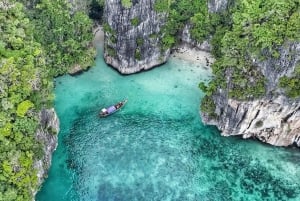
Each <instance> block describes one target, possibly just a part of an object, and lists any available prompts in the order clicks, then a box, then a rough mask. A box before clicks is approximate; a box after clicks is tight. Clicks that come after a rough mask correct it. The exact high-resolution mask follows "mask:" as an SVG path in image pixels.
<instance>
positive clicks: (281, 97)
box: [202, 43, 300, 146]
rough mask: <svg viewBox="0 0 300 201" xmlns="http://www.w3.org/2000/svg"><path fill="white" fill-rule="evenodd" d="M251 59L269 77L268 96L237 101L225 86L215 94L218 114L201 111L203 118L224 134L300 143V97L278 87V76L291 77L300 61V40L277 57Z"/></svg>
mask: <svg viewBox="0 0 300 201" xmlns="http://www.w3.org/2000/svg"><path fill="white" fill-rule="evenodd" d="M252 62H253V64H255V65H256V66H258V67H259V69H261V71H262V73H263V75H264V76H265V78H266V79H267V81H266V95H265V96H264V97H263V98H261V99H257V100H253V101H238V100H233V99H231V98H228V92H227V90H226V89H218V91H217V93H215V94H214V95H213V101H214V103H215V106H216V109H215V114H216V117H210V116H209V115H207V114H205V113H202V120H203V121H204V122H205V123H207V124H211V125H216V126H217V127H218V128H219V129H220V130H221V131H222V135H225V136H228V135H242V136H243V137H244V138H250V137H254V138H257V139H259V140H261V141H263V142H266V143H269V144H272V145H276V146H288V145H292V144H295V145H297V146H300V98H298V99H291V98H288V97H287V96H286V95H285V93H284V91H283V90H282V89H280V87H279V86H278V82H279V79H280V78H281V77H283V76H290V75H291V74H292V73H293V72H294V70H295V66H296V65H297V63H299V62H300V43H286V44H285V45H284V46H283V47H282V48H281V50H280V57H279V58H278V59H274V58H271V57H270V58H269V59H266V60H264V61H259V60H258V59H255V58H253V59H252ZM228 82H230V79H228Z"/></svg>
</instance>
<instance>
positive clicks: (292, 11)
mask: <svg viewBox="0 0 300 201" xmlns="http://www.w3.org/2000/svg"><path fill="white" fill-rule="evenodd" d="M299 11H300V4H299V1H298V0H287V1H286V0H278V1H273V0H250V1H249V0H238V1H235V3H234V5H233V6H232V7H231V8H230V9H229V10H227V11H225V12H223V13H220V14H218V15H219V16H216V15H214V14H210V15H209V24H210V26H211V27H210V33H211V34H213V37H212V40H211V44H212V46H213V51H212V53H213V55H214V56H215V58H216V61H215V63H214V64H213V65H212V69H213V73H214V75H215V76H214V78H213V79H212V80H211V82H210V83H209V84H208V86H206V87H204V86H201V88H202V89H205V92H206V93H207V94H208V95H209V96H210V95H212V94H213V93H215V91H216V89H217V88H222V89H223V90H227V91H228V93H229V97H230V98H234V99H238V100H249V99H250V100H251V99H255V98H259V97H262V96H264V95H265V93H266V89H265V82H266V79H265V77H264V75H262V73H261V70H260V69H258V68H257V67H256V66H253V65H251V63H252V59H251V58H259V59H265V58H267V57H273V58H279V56H280V55H279V51H278V49H279V47H281V46H282V45H283V44H284V42H285V41H299V36H300V15H299V13H300V12H299ZM202 14H203V12H202ZM202 16H203V17H202V19H201V17H200V16H196V19H197V20H196V23H195V24H196V25H197V22H198V21H201V20H202V21H203V23H200V25H205V21H204V15H202ZM205 19H206V18H205ZM197 26H198V25H197ZM195 36H197V35H195ZM200 36H201V35H200ZM198 38H201V37H198ZM299 80H300V77H299V75H298V74H297V73H294V75H293V76H291V77H282V78H281V79H280V83H279V85H280V87H282V88H284V89H285V90H286V93H287V95H288V96H290V97H299V96H300V88H299V86H300V81H299ZM204 103H205V101H204ZM204 103H202V104H204Z"/></svg>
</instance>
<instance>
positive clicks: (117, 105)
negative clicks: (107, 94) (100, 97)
mask: <svg viewBox="0 0 300 201" xmlns="http://www.w3.org/2000/svg"><path fill="white" fill-rule="evenodd" d="M122 105H123V103H122V102H119V103H118V104H116V105H115V107H116V109H119V108H120V107H121V106H122Z"/></svg>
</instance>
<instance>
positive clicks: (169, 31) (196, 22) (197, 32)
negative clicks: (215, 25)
mask: <svg viewBox="0 0 300 201" xmlns="http://www.w3.org/2000/svg"><path fill="white" fill-rule="evenodd" d="M154 8H155V10H156V11H157V12H165V13H168V18H167V21H166V23H165V25H164V27H163V29H162V30H161V34H160V35H161V38H160V39H161V48H162V50H166V49H168V48H171V47H173V46H174V45H176V44H177V42H178V33H179V32H180V31H181V30H182V29H183V27H184V26H185V25H186V24H187V23H190V24H191V25H192V28H191V36H192V38H194V39H195V40H197V41H199V42H201V41H203V40H204V39H205V38H206V37H207V36H208V34H209V33H210V30H211V25H210V23H209V15H208V10H207V3H206V1H205V0H201V1H200V2H199V1H198V0H192V1H187V0H179V1H171V0H157V1H155V5H154Z"/></svg>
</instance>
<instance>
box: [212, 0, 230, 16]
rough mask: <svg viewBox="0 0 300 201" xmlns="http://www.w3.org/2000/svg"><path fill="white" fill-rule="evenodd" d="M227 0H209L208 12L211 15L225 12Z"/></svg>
mask: <svg viewBox="0 0 300 201" xmlns="http://www.w3.org/2000/svg"><path fill="white" fill-rule="evenodd" d="M228 1H229V0H209V1H208V11H209V12H211V13H216V12H220V11H223V10H226V8H227V5H228Z"/></svg>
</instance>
